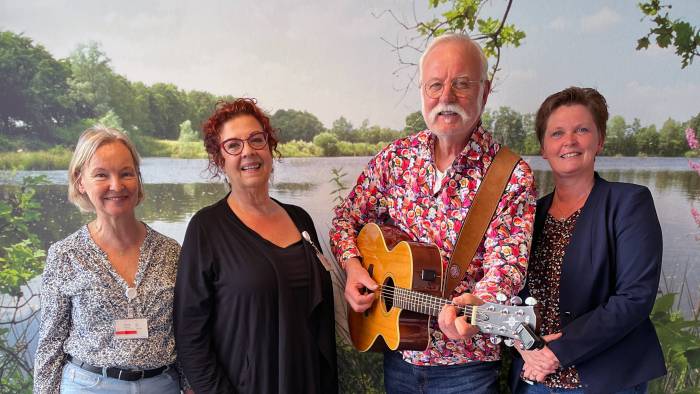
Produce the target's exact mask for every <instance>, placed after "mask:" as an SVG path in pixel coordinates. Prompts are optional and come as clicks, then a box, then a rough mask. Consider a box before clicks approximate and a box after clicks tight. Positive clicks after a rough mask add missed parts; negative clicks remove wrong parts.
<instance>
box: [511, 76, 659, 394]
mask: <svg viewBox="0 0 700 394" xmlns="http://www.w3.org/2000/svg"><path fill="white" fill-rule="evenodd" d="M607 119H608V111H607V104H606V102H605V98H603V96H602V95H601V94H600V93H598V92H597V91H596V90H595V89H590V88H578V87H571V88H568V89H565V90H563V91H561V92H558V93H555V94H553V95H551V96H549V97H548V98H547V99H546V100H545V101H544V103H542V105H541V106H540V109H539V110H538V112H537V116H536V121H535V127H536V131H537V137H538V139H539V141H540V146H541V152H542V157H543V158H544V159H546V160H547V161H548V162H549V164H550V166H551V168H552V174H553V177H554V185H555V189H554V192H552V193H550V194H549V195H547V196H545V197H543V198H541V199H540V200H539V201H538V202H537V215H536V218H535V229H534V236H533V241H532V245H533V250H532V253H531V258H530V267H529V268H528V283H527V284H526V286H525V289H524V290H523V292H522V293H521V297H528V296H534V297H535V298H537V299H538V300H539V301H540V303H541V313H542V325H541V328H540V329H541V334H542V335H543V337H544V339H545V340H546V341H547V345H546V346H545V347H544V348H543V349H541V350H533V351H525V350H518V352H517V353H518V354H516V356H515V357H514V360H513V366H512V368H511V376H510V382H511V388H512V389H513V392H514V393H583V392H585V393H643V392H646V384H647V382H648V381H649V380H651V379H654V378H656V377H659V376H662V375H664V374H665V373H666V369H665V366H664V359H663V354H662V352H661V346H660V345H659V340H658V337H657V336H656V331H655V330H654V326H653V325H652V323H651V320H649V313H650V312H651V309H652V307H653V305H654V300H655V298H656V293H657V288H658V285H659V276H660V273H661V257H662V237H661V228H660V226H659V221H658V218H657V216H656V210H655V208H654V201H653V200H652V197H651V193H650V192H649V190H648V189H647V188H646V187H644V186H639V185H634V184H629V183H618V182H608V181H606V180H604V179H603V178H601V177H600V176H599V175H598V174H597V173H595V171H594V164H595V157H596V155H597V154H599V153H600V152H601V150H602V148H603V144H604V141H605V126H606V122H607Z"/></svg>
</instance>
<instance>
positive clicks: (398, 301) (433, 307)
mask: <svg viewBox="0 0 700 394" xmlns="http://www.w3.org/2000/svg"><path fill="white" fill-rule="evenodd" d="M390 291H391V292H393V301H394V306H395V307H397V308H400V309H403V310H406V311H411V312H417V313H421V314H424V315H431V316H436V317H437V316H438V315H439V314H440V311H441V310H442V307H443V306H445V305H453V306H454V307H455V308H457V316H462V315H466V314H468V313H471V308H472V307H473V306H471V305H470V306H466V307H465V306H458V305H454V304H452V302H451V301H449V300H446V299H444V298H440V297H436V296H432V295H429V294H423V293H419V292H417V291H413V290H409V289H404V288H401V287H393V288H391V290H390ZM384 293H385V295H386V293H387V292H386V290H384ZM467 308H468V309H467Z"/></svg>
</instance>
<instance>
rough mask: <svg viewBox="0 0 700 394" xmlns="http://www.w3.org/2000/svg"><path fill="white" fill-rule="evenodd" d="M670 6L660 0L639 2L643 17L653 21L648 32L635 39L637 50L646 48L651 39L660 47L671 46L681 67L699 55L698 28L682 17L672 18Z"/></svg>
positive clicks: (699, 39) (699, 31) (699, 34)
mask: <svg viewBox="0 0 700 394" xmlns="http://www.w3.org/2000/svg"><path fill="white" fill-rule="evenodd" d="M671 8H672V6H671V5H670V4H664V3H662V2H661V0H647V1H643V2H640V3H639V9H640V10H641V11H642V14H643V15H644V17H645V18H649V19H650V20H651V22H652V23H653V25H652V27H651V28H650V29H649V32H648V33H647V34H646V35H645V36H644V37H642V38H640V39H638V40H637V50H641V49H648V48H649V45H650V44H651V41H652V40H654V41H655V42H656V45H658V46H659V47H661V48H668V47H669V46H672V47H674V48H675V49H676V55H678V56H679V57H680V58H681V68H686V67H688V65H690V64H692V63H693V58H694V57H695V56H697V55H700V50H699V49H698V47H700V29H698V28H697V27H695V26H693V25H691V24H690V23H689V22H687V21H685V20H682V19H672V18H671V17H670V16H669V11H670V10H671Z"/></svg>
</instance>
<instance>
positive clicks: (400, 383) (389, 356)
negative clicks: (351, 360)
mask: <svg viewBox="0 0 700 394" xmlns="http://www.w3.org/2000/svg"><path fill="white" fill-rule="evenodd" d="M500 367H501V362H500V361H491V362H472V363H468V364H459V365H445V366H419V365H413V364H410V363H407V362H405V361H403V358H402V357H401V353H398V352H386V353H384V387H385V388H386V392H387V394H394V393H397V394H398V393H420V394H429V393H434V394H437V393H439V394H451V393H470V394H497V393H498V371H499V369H500Z"/></svg>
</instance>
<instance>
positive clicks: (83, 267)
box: [34, 127, 180, 393]
mask: <svg viewBox="0 0 700 394" xmlns="http://www.w3.org/2000/svg"><path fill="white" fill-rule="evenodd" d="M68 180H69V184H68V199H69V200H70V201H71V202H72V203H73V204H75V205H76V206H77V207H78V208H80V210H81V211H83V212H94V213H95V219H94V220H92V221H91V222H89V223H87V224H86V225H84V226H82V227H81V228H80V229H78V231H76V232H75V233H73V234H71V235H69V236H68V237H66V238H65V239H63V240H61V241H59V242H56V243H55V244H53V245H52V246H51V247H50V248H49V252H48V256H47V259H46V267H45V269H44V274H43V276H42V291H41V306H42V313H41V327H40V330H39V343H38V347H37V353H36V362H35V365H34V392H35V393H58V392H59V391H60V392H61V393H74V392H80V393H106V392H109V393H134V392H137V393H179V392H180V383H179V374H178V372H177V370H176V369H175V368H174V363H175V339H174V335H173V329H172V308H173V290H174V286H175V273H176V267H177V259H178V255H179V252H180V247H179V245H178V244H177V242H175V241H174V240H172V239H170V238H167V237H165V236H164V235H162V234H159V233H158V232H156V231H154V230H153V229H151V228H150V227H149V226H148V225H146V224H144V223H143V222H140V221H139V220H138V219H137V218H136V214H135V212H134V209H135V208H136V206H137V205H138V204H139V203H140V202H141V201H142V200H143V184H142V181H141V174H140V171H139V155H138V153H137V152H136V149H135V147H134V145H133V143H132V142H131V141H130V140H129V139H128V137H127V136H126V135H125V134H123V133H121V132H120V131H118V130H114V129H110V128H104V127H94V128H90V129H88V130H86V131H85V132H83V134H82V135H81V136H80V139H79V141H78V144H77V146H76V148H75V152H74V154H73V158H72V160H71V163H70V168H69V173H68Z"/></svg>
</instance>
